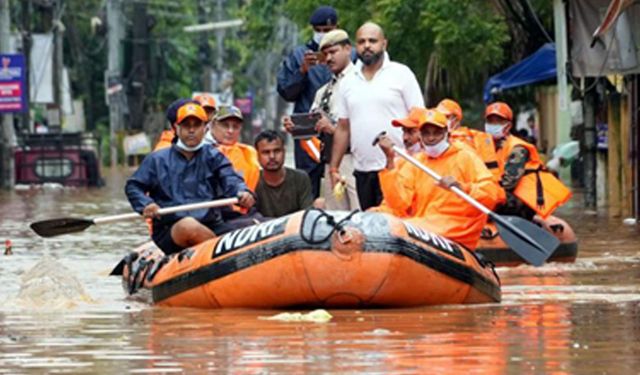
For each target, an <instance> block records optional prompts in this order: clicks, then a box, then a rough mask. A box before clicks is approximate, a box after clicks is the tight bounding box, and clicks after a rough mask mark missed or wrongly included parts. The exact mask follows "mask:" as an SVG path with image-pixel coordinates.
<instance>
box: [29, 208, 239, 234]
mask: <svg viewBox="0 0 640 375" xmlns="http://www.w3.org/2000/svg"><path fill="white" fill-rule="evenodd" d="M237 203H238V198H225V199H218V200H215V201H209V202H201V203H191V204H183V205H181V206H174V207H167V208H161V209H159V210H158V214H160V215H167V214H172V213H176V212H180V211H191V210H199V209H202V208H214V207H223V206H231V205H234V204H237ZM140 218H142V216H141V215H140V214H138V213H137V212H132V213H129V214H122V215H113V216H102V217H96V218H93V219H76V218H61V219H51V220H44V221H38V222H35V223H32V224H31V225H30V227H31V229H33V231H34V232H36V233H37V234H38V235H39V236H41V237H53V236H58V235H61V234H67V233H75V232H81V231H83V230H85V229H87V228H88V227H90V226H92V225H100V224H109V223H115V222H118V221H126V220H134V219H140Z"/></svg>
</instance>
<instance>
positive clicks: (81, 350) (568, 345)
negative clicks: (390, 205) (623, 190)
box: [0, 170, 640, 374]
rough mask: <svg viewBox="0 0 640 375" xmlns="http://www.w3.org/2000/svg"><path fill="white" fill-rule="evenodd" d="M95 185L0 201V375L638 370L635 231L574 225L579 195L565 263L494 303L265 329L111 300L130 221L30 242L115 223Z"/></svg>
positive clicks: (253, 322) (109, 193)
mask: <svg viewBox="0 0 640 375" xmlns="http://www.w3.org/2000/svg"><path fill="white" fill-rule="evenodd" d="M105 173H107V176H106V178H107V182H108V186H107V187H105V188H102V189H98V190H86V189H55V188H46V189H39V190H26V191H13V192H0V240H2V242H1V243H2V244H3V243H4V240H5V239H11V241H12V243H13V253H14V254H13V255H11V256H4V255H0V301H1V302H2V303H1V305H0V374H4V373H7V374H22V373H73V374H78V373H99V374H122V373H154V374H155V373H182V372H185V373H206V372H209V373H213V372H219V373H233V374H264V373H294V374H298V373H300V374H301V373H310V374H319V373H339V374H348V373H367V374H389V373H394V374H404V373H406V374H426V373H429V374H433V373H447V374H452V373H454V374H457V373H459V374H469V373H472V374H637V373H638V372H639V371H640V370H638V369H639V368H640V283H639V280H640V241H638V239H639V238H640V229H639V228H638V226H624V225H622V219H615V220H610V219H609V218H607V216H606V212H604V211H603V212H601V213H600V214H599V215H587V214H585V213H583V212H582V210H581V209H580V208H579V207H576V206H577V203H581V202H580V199H581V197H579V196H578V197H577V198H574V202H572V203H570V204H569V205H568V206H567V207H563V208H562V209H561V210H560V211H559V212H558V214H559V216H561V217H563V218H565V219H566V220H567V221H568V222H569V223H570V224H571V225H572V226H573V227H574V229H575V231H576V234H577V236H578V238H579V253H578V259H577V261H576V262H575V263H572V264H548V265H546V266H544V267H541V268H533V267H529V266H520V267H516V268H500V269H499V270H498V273H499V275H500V277H501V279H502V283H503V289H502V290H503V302H502V303H500V304H488V305H474V306H440V307H426V308H416V309H389V310H330V313H331V314H332V315H333V316H334V318H333V319H332V320H331V321H330V322H329V323H301V322H279V321H265V320H262V319H259V318H260V317H264V316H271V315H274V314H276V313H277V312H279V311H264V310H262V311H261V310H218V311H208V310H196V309H177V308H159V307H150V306H148V305H144V304H141V303H138V302H134V301H129V300H126V299H125V298H124V292H123V291H122V287H121V285H120V279H119V278H116V277H107V274H108V273H109V272H110V271H111V269H112V268H113V267H114V266H115V265H116V263H117V262H118V261H119V260H120V258H121V257H122V255H124V254H125V253H126V252H127V251H128V250H130V249H133V248H134V247H135V246H136V245H138V244H140V243H141V242H144V241H145V240H146V237H145V231H146V226H145V224H144V223H143V222H142V221H140V222H124V223H116V224H108V225H104V226H100V227H90V228H88V229H87V230H85V231H83V232H81V233H77V234H71V235H64V236H59V237H55V238H51V239H47V240H44V239H42V238H40V237H38V236H37V235H36V234H34V233H33V232H31V230H30V229H29V227H28V225H29V224H30V223H32V222H34V221H39V220H44V219H51V218H60V217H65V216H73V217H95V216H104V215H113V214H118V213H127V212H130V208H129V204H128V203H127V201H126V198H125V196H124V193H123V191H122V186H123V185H124V179H125V177H124V176H125V174H126V172H116V173H112V172H109V171H108V170H107V171H105ZM572 205H573V206H572ZM1 250H4V248H2V249H1ZM0 254H1V253H0ZM34 266H36V267H34Z"/></svg>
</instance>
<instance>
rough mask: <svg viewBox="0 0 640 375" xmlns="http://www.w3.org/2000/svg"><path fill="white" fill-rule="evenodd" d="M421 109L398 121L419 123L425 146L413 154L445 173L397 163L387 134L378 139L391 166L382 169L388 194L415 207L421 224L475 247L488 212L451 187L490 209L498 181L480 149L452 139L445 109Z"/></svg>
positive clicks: (394, 204)
mask: <svg viewBox="0 0 640 375" xmlns="http://www.w3.org/2000/svg"><path fill="white" fill-rule="evenodd" d="M417 111H418V112H420V113H421V116H417V114H416V113H415V111H414V113H413V116H410V117H408V118H406V119H399V120H396V121H397V122H403V123H409V122H416V123H418V124H420V133H421V135H422V142H423V143H424V151H423V152H419V153H417V154H416V155H415V156H414V157H415V158H416V159H418V161H420V162H421V163H423V164H424V165H426V166H427V167H429V168H431V169H432V170H434V171H436V173H438V174H440V175H442V176H444V177H443V178H442V180H440V182H439V183H438V182H436V181H435V180H434V179H433V178H432V177H430V176H428V175H427V174H426V173H424V172H423V171H421V170H420V169H418V168H416V167H415V166H414V165H412V164H409V163H403V164H402V166H401V167H398V166H397V165H396V160H395V159H396V158H395V156H396V155H395V152H394V150H393V141H392V140H391V139H390V138H389V137H387V136H383V137H381V138H380V140H379V143H378V144H379V146H380V148H381V149H382V151H383V152H384V154H385V156H386V158H387V166H386V168H385V169H384V170H382V171H380V174H379V175H380V184H381V187H382V192H383V196H384V199H385V201H386V202H387V204H388V205H389V206H390V207H391V208H392V209H393V210H397V211H401V212H410V213H412V215H413V219H412V221H413V222H415V223H416V224H417V225H420V226H422V227H424V228H426V229H428V230H431V231H433V232H435V233H438V234H440V235H442V236H445V237H447V238H449V239H451V240H453V241H456V242H458V243H460V244H462V245H464V246H466V247H467V248H468V249H475V248H476V246H477V244H478V240H479V239H480V234H481V232H482V228H483V227H484V224H485V223H486V220H487V215H486V214H484V213H482V212H481V211H479V210H478V209H477V208H474V207H473V206H471V205H469V204H468V203H467V202H465V201H464V200H463V199H462V198H460V197H459V196H457V195H456V194H453V193H452V192H450V191H448V189H449V188H451V187H452V186H457V187H458V188H459V189H461V190H462V191H463V192H465V193H467V194H468V195H470V196H471V197H472V198H474V199H475V200H477V201H478V202H480V203H481V204H483V205H484V206H486V207H488V208H489V209H492V208H493V207H494V206H495V205H496V202H497V201H498V199H499V189H500V187H499V186H498V184H497V183H496V181H495V180H494V179H493V176H492V174H491V172H490V171H489V170H488V169H487V167H486V166H485V165H484V163H483V162H482V161H481V160H480V159H479V158H478V157H477V155H475V154H474V153H473V152H472V151H471V150H469V149H468V148H467V147H464V146H461V145H459V144H457V143H449V141H448V128H447V118H446V117H445V116H444V115H443V114H442V113H440V112H438V111H436V110H432V109H429V110H427V109H424V108H422V109H419V110H417ZM396 168H398V170H397V171H396V170H395V169H396Z"/></svg>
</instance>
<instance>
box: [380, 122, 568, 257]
mask: <svg viewBox="0 0 640 375" xmlns="http://www.w3.org/2000/svg"><path fill="white" fill-rule="evenodd" d="M382 135H384V133H381V134H379V135H378V136H377V137H376V139H375V140H374V142H373V144H374V145H375V144H377V143H378V140H379V138H380V137H381V136H382ZM393 151H395V152H396V153H397V154H398V155H400V156H402V157H403V158H404V159H406V160H407V161H409V162H410V163H411V164H413V165H415V166H416V167H418V168H419V169H421V170H422V171H423V172H425V173H426V174H428V175H429V176H431V177H433V178H434V179H435V180H436V181H438V182H440V180H441V179H442V177H440V175H438V174H437V173H436V172H434V171H433V170H431V169H430V168H429V167H427V166H426V165H424V164H422V163H421V162H420V161H418V160H417V159H415V158H414V157H412V156H411V155H409V154H408V153H407V152H406V151H405V150H403V149H401V148H400V147H398V146H393ZM451 191H453V192H454V193H456V194H457V195H458V196H460V198H462V199H464V200H465V201H467V202H468V203H469V204H471V205H472V206H473V207H475V208H477V209H478V210H480V211H482V212H483V213H485V214H487V215H489V217H491V219H493V221H494V222H495V223H496V226H497V227H498V232H499V233H500V235H501V236H502V239H503V240H504V242H505V243H506V244H507V245H509V247H511V249H512V250H513V251H514V252H516V253H517V254H518V255H520V257H522V258H523V259H524V260H526V261H527V262H529V263H531V264H533V265H534V266H541V265H542V264H543V263H544V262H545V261H546V260H547V258H549V257H550V256H551V254H553V252H554V251H556V249H557V248H558V246H559V245H560V241H559V240H558V239H557V238H556V237H555V236H553V235H552V234H551V233H549V232H547V231H546V230H544V229H542V228H540V227H539V226H537V225H535V224H533V223H531V222H529V221H527V220H525V219H523V218H520V217H517V216H501V215H498V214H496V213H495V212H493V211H491V210H490V209H488V208H487V207H485V206H484V205H483V204H482V203H480V202H478V201H477V200H475V199H473V198H472V197H471V196H469V194H467V193H465V192H464V191H462V190H460V189H459V188H458V187H457V186H452V187H451Z"/></svg>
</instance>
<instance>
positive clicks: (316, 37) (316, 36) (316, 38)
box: [313, 31, 326, 45]
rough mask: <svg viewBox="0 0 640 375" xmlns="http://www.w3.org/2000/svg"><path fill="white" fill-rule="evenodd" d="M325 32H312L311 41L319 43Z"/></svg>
mask: <svg viewBox="0 0 640 375" xmlns="http://www.w3.org/2000/svg"><path fill="white" fill-rule="evenodd" d="M325 34H326V33H319V32H317V31H314V32H313V41H314V42H316V44H317V45H320V41H321V40H322V38H323V37H324V35H325Z"/></svg>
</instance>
